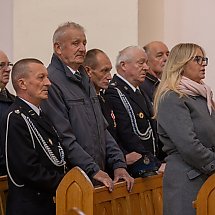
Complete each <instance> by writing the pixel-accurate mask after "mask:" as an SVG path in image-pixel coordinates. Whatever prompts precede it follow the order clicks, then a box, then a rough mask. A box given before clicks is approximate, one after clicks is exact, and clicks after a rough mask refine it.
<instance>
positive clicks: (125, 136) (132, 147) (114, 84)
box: [105, 75, 157, 154]
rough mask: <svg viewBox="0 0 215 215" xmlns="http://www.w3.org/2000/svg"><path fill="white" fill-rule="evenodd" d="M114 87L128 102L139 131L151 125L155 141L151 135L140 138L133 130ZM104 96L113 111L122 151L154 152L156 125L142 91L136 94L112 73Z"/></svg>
mask: <svg viewBox="0 0 215 215" xmlns="http://www.w3.org/2000/svg"><path fill="white" fill-rule="evenodd" d="M116 88H118V89H119V90H120V91H121V92H122V93H123V94H124V95H125V97H126V98H127V100H128V102H129V103H130V105H131V107H132V109H133V112H134V115H135V119H136V122H137V127H138V129H139V131H140V132H141V133H145V132H146V130H147V129H148V128H149V126H151V129H152V131H153V136H154V138H155V141H154V140H153V137H152V135H151V137H150V138H149V139H148V140H141V138H140V137H139V136H138V135H137V134H136V133H135V132H134V129H133V128H132V122H131V119H130V117H129V114H128V112H127V110H126V109H125V107H124V105H123V103H122V101H121V99H120V96H119V94H118V92H117V90H116ZM105 98H106V100H107V101H108V103H109V104H110V105H111V108H112V109H113V111H114V115H115V118H116V119H115V120H116V124H117V126H116V128H117V135H118V138H119V140H120V143H121V144H122V147H123V148H124V151H127V152H128V153H129V152H133V151H136V152H138V153H141V154H144V153H146V152H151V153H154V149H155V150H156V149H157V148H156V147H157V145H156V144H157V142H156V140H157V137H156V136H157V135H156V131H155V126H156V125H155V122H154V120H152V106H151V103H150V101H149V99H148V98H147V96H146V95H145V94H144V92H142V95H137V94H136V93H135V92H134V91H133V90H132V88H131V87H130V86H129V85H128V84H127V83H126V82H124V81H123V80H122V79H121V78H119V77H118V76H117V75H114V77H113V79H112V81H111V83H110V85H109V88H108V89H107V90H106V93H105ZM153 141H154V147H153Z"/></svg>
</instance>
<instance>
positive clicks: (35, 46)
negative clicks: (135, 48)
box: [13, 0, 138, 65]
mask: <svg viewBox="0 0 215 215" xmlns="http://www.w3.org/2000/svg"><path fill="white" fill-rule="evenodd" d="M137 7H138V0H117V1H116V0H108V1H106V0H90V1H86V0H78V1H77V0H60V1H59V0H51V1H48V0H14V34H13V35H14V60H17V59H20V58H23V57H30V56H32V57H37V58H39V59H41V60H42V61H43V62H44V63H45V64H46V65H47V64H48V63H49V61H50V57H51V54H52V35H53V33H54V30H55V29H56V28H57V26H58V25H59V24H61V23H63V22H66V21H74V22H77V23H79V24H81V25H82V26H83V27H84V28H85V30H86V35H87V40H88V44H87V48H88V49H91V48H100V49H102V50H104V51H105V52H107V54H108V55H109V56H110V58H111V60H112V62H113V63H114V62H115V57H116V55H117V53H118V51H119V50H120V49H122V48H124V47H125V46H127V45H130V44H137V34H138V26H137V23H138V16H137Z"/></svg>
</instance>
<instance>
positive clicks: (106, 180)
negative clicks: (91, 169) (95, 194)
mask: <svg viewBox="0 0 215 215" xmlns="http://www.w3.org/2000/svg"><path fill="white" fill-rule="evenodd" d="M93 179H95V180H96V181H99V182H101V183H102V184H104V185H105V187H107V188H108V189H109V191H110V192H112V191H113V181H112V179H111V178H110V177H109V175H108V174H107V173H106V172H104V171H102V170H99V171H98V172H97V173H96V174H95V175H94V177H93Z"/></svg>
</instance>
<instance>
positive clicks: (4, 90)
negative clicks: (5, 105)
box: [0, 88, 8, 98]
mask: <svg viewBox="0 0 215 215" xmlns="http://www.w3.org/2000/svg"><path fill="white" fill-rule="evenodd" d="M0 94H1V95H2V96H3V97H5V98H7V97H8V96H7V91H6V89H5V88H4V89H3V90H1V92H0Z"/></svg>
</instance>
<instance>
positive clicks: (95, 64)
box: [83, 49, 142, 164]
mask: <svg viewBox="0 0 215 215" xmlns="http://www.w3.org/2000/svg"><path fill="white" fill-rule="evenodd" d="M83 66H84V67H85V69H86V72H87V74H88V76H89V77H90V80H91V81H92V82H93V84H94V86H95V89H96V94H97V96H98V98H99V102H100V105H101V109H102V113H103V115H104V117H105V119H106V120H107V122H108V131H109V132H110V133H111V135H112V136H113V137H114V139H115V140H116V142H117V143H118V145H119V146H120V148H121V150H122V151H123V152H124V154H125V158H126V163H127V164H132V163H134V162H135V161H137V160H138V159H140V158H141V157H142V156H141V154H139V153H136V152H131V153H127V152H126V151H125V149H124V148H123V147H122V145H121V143H120V141H119V138H118V136H117V129H116V127H117V124H116V120H115V115H114V112H113V110H112V109H111V107H110V104H108V102H107V101H106V100H105V95H104V91H105V90H106V89H107V88H108V85H109V82H110V80H111V79H112V76H111V73H110V72H111V69H112V64H111V61H110V59H109V57H108V56H107V55H106V54H105V53H104V52H103V51H102V50H100V49H91V50H88V51H87V53H86V56H85V59H84V63H83Z"/></svg>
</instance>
